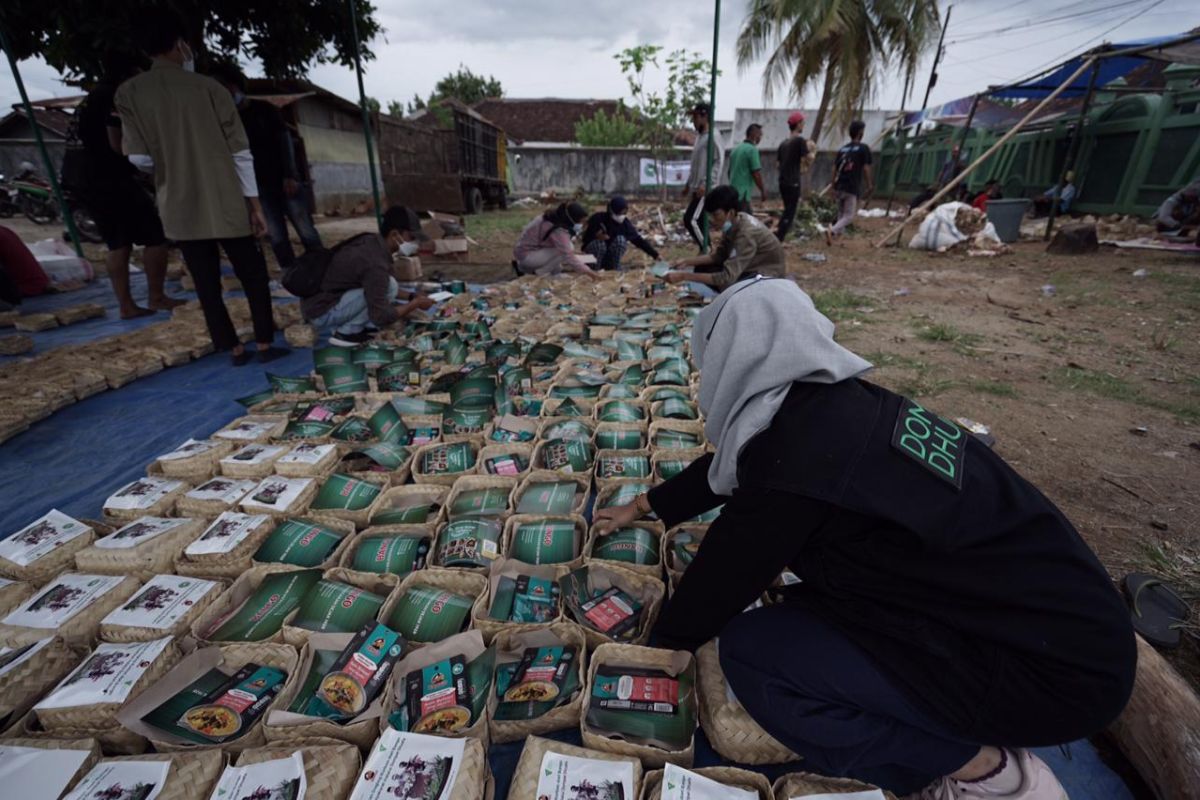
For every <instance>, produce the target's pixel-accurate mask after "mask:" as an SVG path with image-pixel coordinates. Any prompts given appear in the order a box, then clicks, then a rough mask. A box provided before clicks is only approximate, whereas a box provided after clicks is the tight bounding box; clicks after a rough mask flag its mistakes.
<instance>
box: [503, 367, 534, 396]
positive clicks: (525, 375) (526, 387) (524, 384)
mask: <svg viewBox="0 0 1200 800" xmlns="http://www.w3.org/2000/svg"><path fill="white" fill-rule="evenodd" d="M500 385H501V386H503V387H504V388H505V389H506V390H507V392H508V393H509V394H512V395H517V394H524V393H525V392H528V391H530V390H531V389H532V388H533V373H531V372H530V371H529V368H528V367H511V368H509V369H506V370H505V371H504V374H503V375H501V376H500Z"/></svg>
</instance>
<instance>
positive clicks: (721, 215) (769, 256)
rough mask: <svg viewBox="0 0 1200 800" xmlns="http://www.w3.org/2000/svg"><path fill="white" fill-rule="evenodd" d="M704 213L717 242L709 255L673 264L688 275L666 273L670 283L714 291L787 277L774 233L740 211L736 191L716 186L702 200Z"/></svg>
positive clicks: (780, 249) (784, 257) (739, 201)
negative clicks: (759, 278)
mask: <svg viewBox="0 0 1200 800" xmlns="http://www.w3.org/2000/svg"><path fill="white" fill-rule="evenodd" d="M704 205H705V208H704V210H705V212H707V213H708V218H709V221H710V222H711V223H712V229H713V230H714V231H720V232H721V241H720V243H719V244H718V245H717V247H716V249H714V250H713V251H712V252H711V253H707V254H705V255H702V256H695V257H694V258H685V259H681V260H679V261H676V262H675V263H674V264H673V265H672V266H674V267H675V268H676V269H680V270H687V269H690V270H692V271H691V272H669V273H667V276H666V279H667V280H668V281H669V282H671V283H681V282H683V281H691V282H693V283H700V284H703V285H705V286H709V287H712V288H713V289H716V290H717V291H722V290H724V289H725V288H727V287H729V286H731V285H733V284H734V283H736V282H737V281H739V280H743V279H745V278H748V277H751V276H754V275H763V276H766V277H772V278H779V277H783V276H784V275H786V274H787V256H786V255H785V253H784V250H783V246H782V245H781V244H780V243H779V240H778V239H776V238H775V236H774V234H772V233H771V231H770V230H769V229H768V228H767V226H765V225H763V224H762V223H761V222H759V221H758V218H757V217H755V216H754V215H753V214H747V213H745V212H741V211H739V210H738V208H739V207H740V205H741V200H740V199H739V197H738V191H737V189H734V188H733V187H732V186H718V187H716V188H715V189H713V190H712V191H711V192H709V193H708V196H707V197H706V198H705V201H704Z"/></svg>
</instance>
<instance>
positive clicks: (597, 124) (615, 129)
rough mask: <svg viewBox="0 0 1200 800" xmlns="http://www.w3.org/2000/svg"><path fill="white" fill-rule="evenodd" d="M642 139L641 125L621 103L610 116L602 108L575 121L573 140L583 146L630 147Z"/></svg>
mask: <svg viewBox="0 0 1200 800" xmlns="http://www.w3.org/2000/svg"><path fill="white" fill-rule="evenodd" d="M641 140H642V126H641V125H640V124H639V123H638V120H637V118H636V117H634V116H633V115H632V114H631V113H630V112H629V109H627V108H625V106H624V105H621V106H620V107H618V108H617V110H616V111H615V112H613V114H612V115H611V116H609V115H608V114H606V113H605V112H604V109H603V108H599V109H596V113H595V114H593V115H592V116H590V117H586V118H584V119H581V120H579V121H578V122H576V123H575V141H576V142H577V143H578V144H581V145H583V146H584V147H632V146H633V145H636V144H640V143H641Z"/></svg>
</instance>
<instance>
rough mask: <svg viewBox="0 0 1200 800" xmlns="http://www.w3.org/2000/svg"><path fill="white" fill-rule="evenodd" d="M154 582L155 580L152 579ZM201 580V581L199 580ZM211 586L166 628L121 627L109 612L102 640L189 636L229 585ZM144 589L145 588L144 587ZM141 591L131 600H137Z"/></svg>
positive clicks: (213, 583) (103, 624)
mask: <svg viewBox="0 0 1200 800" xmlns="http://www.w3.org/2000/svg"><path fill="white" fill-rule="evenodd" d="M151 580H153V579H151ZM197 580H199V579H197ZM209 583H210V584H211V585H210V586H209V587H208V588H207V589H206V590H205V591H204V592H202V593H201V594H200V595H199V596H197V597H195V598H194V599H193V600H192V605H191V606H189V607H188V610H187V612H186V613H184V614H183V615H181V616H180V617H179V618H178V619H177V620H175V622H174V623H172V624H171V625H169V626H167V627H164V628H149V627H144V626H140V625H120V624H116V623H113V622H109V621H108V620H109V619H110V618H111V616H112V613H113V612H109V616H106V617H105V618H104V620H102V621H101V622H100V639H101V640H102V641H105V642H147V641H149V640H151V639H160V638H162V637H163V636H177V637H181V636H184V635H185V634H187V633H188V632H189V631H190V630H191V629H192V624H193V623H194V622H195V621H196V620H197V619H198V618H199V617H200V615H201V614H203V613H204V612H205V611H206V610H207V609H208V607H209V606H210V605H212V604H213V603H215V602H216V600H217V598H218V597H220V596H221V594H222V593H223V592H224V591H225V590H226V589H227V588H228V584H226V583H225V582H224V581H209ZM142 588H143V589H144V588H145V587H142ZM141 591H142V590H141V589H139V590H138V593H137V594H135V595H134V596H133V598H131V599H136V598H137V596H138V594H140V593H141Z"/></svg>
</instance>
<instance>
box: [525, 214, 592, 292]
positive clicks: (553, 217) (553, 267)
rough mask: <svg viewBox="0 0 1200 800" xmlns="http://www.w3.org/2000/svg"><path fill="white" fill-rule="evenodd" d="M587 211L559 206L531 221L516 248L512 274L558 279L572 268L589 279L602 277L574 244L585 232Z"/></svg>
mask: <svg viewBox="0 0 1200 800" xmlns="http://www.w3.org/2000/svg"><path fill="white" fill-rule="evenodd" d="M585 219H587V209H585V208H584V207H583V206H581V205H579V203H559V204H558V207H557V208H554V209H551V210H550V211H547V212H546V213H544V214H539V215H538V216H536V217H534V218H533V219H532V220H530V222H529V224H528V225H526V226H525V228H524V229H523V230H522V231H521V235H520V237H518V238H517V245H516V247H514V248H513V262H512V266H513V271H514V272H516V273H517V276H518V277H520V276H521V275H557V274H559V273H560V272H562V271H563V267H564V266H570V267H571V269H573V270H575V271H576V272H581V273H583V274H584V275H587V276H588V277H589V278H599V277H600V274H599V273H598V272H596V271H595V270H593V269H592V268H591V267H589V266H588V265H587V264H585V263H583V261H582V260H580V258H579V254H578V253H576V252H575V248H574V247H573V246H572V245H571V240H572V239H574V238H575V237H576V236H578V235H579V234H580V233H582V232H583V222H584V220H585Z"/></svg>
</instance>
